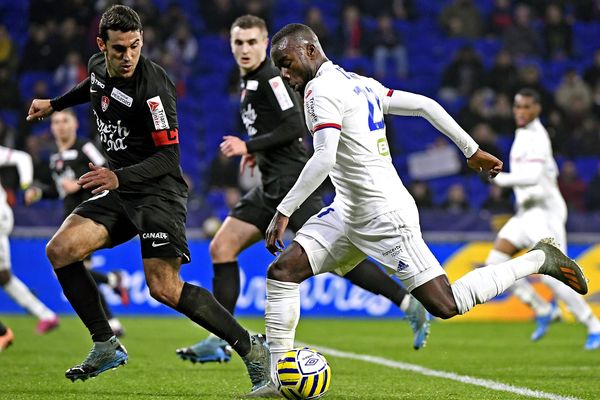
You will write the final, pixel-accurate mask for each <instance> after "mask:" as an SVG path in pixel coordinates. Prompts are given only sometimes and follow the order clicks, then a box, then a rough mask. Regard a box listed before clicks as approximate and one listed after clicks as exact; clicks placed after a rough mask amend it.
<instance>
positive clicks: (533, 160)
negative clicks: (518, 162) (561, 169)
mask: <svg viewBox="0 0 600 400" xmlns="http://www.w3.org/2000/svg"><path fill="white" fill-rule="evenodd" d="M525 162H541V163H543V162H546V160H544V159H543V158H530V159H527V160H525Z"/></svg>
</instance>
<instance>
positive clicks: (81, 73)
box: [54, 51, 88, 93]
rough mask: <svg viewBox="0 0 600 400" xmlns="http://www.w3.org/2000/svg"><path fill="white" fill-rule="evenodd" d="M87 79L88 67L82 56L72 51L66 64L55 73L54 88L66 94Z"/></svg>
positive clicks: (68, 54) (67, 57) (66, 58)
mask: <svg viewBox="0 0 600 400" xmlns="http://www.w3.org/2000/svg"><path fill="white" fill-rule="evenodd" d="M87 77H88V73H87V65H85V64H84V63H83V60H82V59H81V54H79V53H78V52H76V51H70V52H68V53H67V56H66V57H65V62H64V63H62V64H61V65H59V66H58V68H57V69H56V71H55V72H54V86H55V87H56V88H58V89H59V91H60V92H61V93H66V92H67V91H69V90H70V89H71V88H73V87H75V85H77V84H78V83H79V82H81V81H83V80H85V79H86V78H87Z"/></svg>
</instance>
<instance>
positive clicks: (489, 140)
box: [468, 122, 504, 160]
mask: <svg viewBox="0 0 600 400" xmlns="http://www.w3.org/2000/svg"><path fill="white" fill-rule="evenodd" d="M468 132H469V134H470V135H471V136H472V137H473V139H475V141H476V142H477V143H479V148H481V150H484V151H487V152H488V153H490V154H491V155H493V156H496V157H498V158H499V159H501V160H503V159H504V155H503V154H502V152H501V151H500V148H499V147H498V145H497V143H496V142H497V137H496V133H495V132H494V130H493V129H492V127H491V126H490V125H489V124H486V123H485V122H481V123H478V124H477V125H475V126H474V127H473V129H471V130H469V131H468Z"/></svg>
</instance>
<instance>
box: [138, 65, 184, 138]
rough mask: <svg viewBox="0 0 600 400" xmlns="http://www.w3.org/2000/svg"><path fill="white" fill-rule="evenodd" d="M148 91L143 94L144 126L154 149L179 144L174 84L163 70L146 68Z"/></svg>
mask: <svg viewBox="0 0 600 400" xmlns="http://www.w3.org/2000/svg"><path fill="white" fill-rule="evenodd" d="M148 70H149V74H148V75H149V76H148V77H147V79H148V81H149V82H148V86H147V87H148V89H147V91H146V93H145V94H144V98H143V100H144V102H145V113H144V118H145V124H146V127H147V129H148V130H149V131H150V132H151V135H152V140H153V142H154V145H155V146H156V147H161V146H167V145H172V144H178V143H179V129H178V128H179V127H178V123H177V105H176V104H177V94H176V91H175V84H174V83H173V82H172V81H171V79H170V78H169V77H168V76H167V74H166V73H165V72H164V70H162V69H159V68H156V67H155V68H148ZM143 107H144V106H143Z"/></svg>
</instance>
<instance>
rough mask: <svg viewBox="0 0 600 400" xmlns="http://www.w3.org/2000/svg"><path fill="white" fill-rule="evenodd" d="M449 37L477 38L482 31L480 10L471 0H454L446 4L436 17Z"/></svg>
mask: <svg viewBox="0 0 600 400" xmlns="http://www.w3.org/2000/svg"><path fill="white" fill-rule="evenodd" d="M438 20H439V24H440V26H441V27H442V29H443V30H444V31H445V32H446V33H447V34H448V36H450V37H456V38H465V39H477V38H479V37H481V34H482V33H483V19H482V17H481V12H480V11H479V8H478V7H477V5H476V4H475V2H474V1H473V0H454V1H452V2H451V3H449V4H448V5H446V6H445V7H444V8H443V9H442V11H441V13H440V16H439V18H438Z"/></svg>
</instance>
